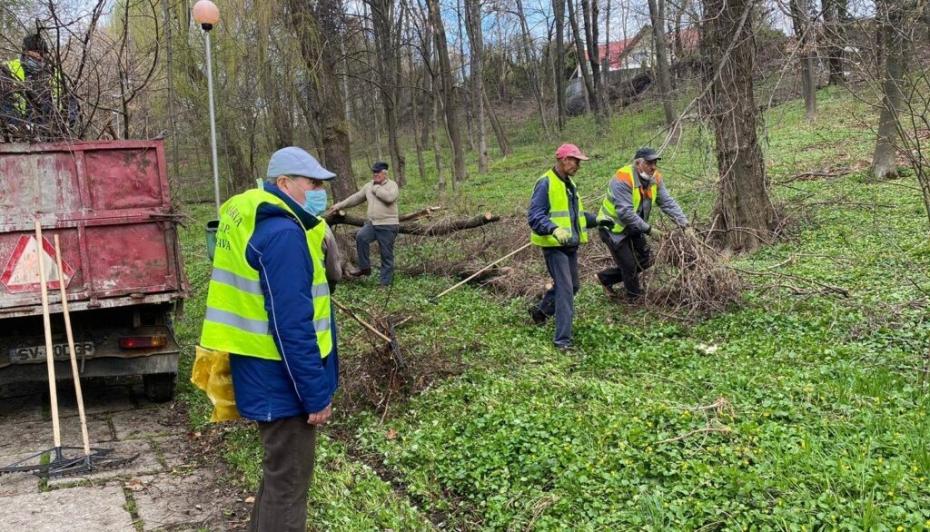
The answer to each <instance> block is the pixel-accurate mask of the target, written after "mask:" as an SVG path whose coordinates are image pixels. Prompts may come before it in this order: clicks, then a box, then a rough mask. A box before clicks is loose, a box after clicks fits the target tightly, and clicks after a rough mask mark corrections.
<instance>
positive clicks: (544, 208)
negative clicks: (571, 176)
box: [526, 168, 597, 248]
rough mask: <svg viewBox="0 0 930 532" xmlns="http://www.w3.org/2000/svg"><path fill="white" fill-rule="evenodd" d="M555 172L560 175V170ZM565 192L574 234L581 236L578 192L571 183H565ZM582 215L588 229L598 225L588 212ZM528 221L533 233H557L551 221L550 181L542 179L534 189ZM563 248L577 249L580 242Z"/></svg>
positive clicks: (527, 212) (528, 210)
mask: <svg viewBox="0 0 930 532" xmlns="http://www.w3.org/2000/svg"><path fill="white" fill-rule="evenodd" d="M553 172H555V174H556V175H559V172H558V170H556V169H554V168H553ZM565 191H566V193H567V194H568V213H569V215H570V216H571V220H572V226H573V228H574V234H576V235H577V234H581V231H580V230H579V227H578V219H579V216H578V209H577V208H576V205H577V202H576V198H577V196H578V190H577V189H576V188H575V187H574V186H572V184H571V182H570V181H565ZM581 214H582V215H583V216H584V217H585V222H586V224H587V227H588V228H592V227H594V225H595V224H596V223H597V217H596V216H595V215H593V214H591V213H587V212H582V213H581ZM526 220H527V222H528V223H529V224H530V229H532V230H533V232H534V233H536V234H537V235H551V234H552V232H553V231H555V229H556V227H558V226H556V225H555V224H554V223H552V221H551V220H550V219H549V180H548V179H540V180H539V181H537V183H536V187H535V188H534V189H533V196H532V197H531V198H530V207H529V209H527V211H526ZM561 247H565V248H577V247H578V241H577V239H576V240H575V242H574V243H571V242H570V243H569V244H568V245H566V246H561Z"/></svg>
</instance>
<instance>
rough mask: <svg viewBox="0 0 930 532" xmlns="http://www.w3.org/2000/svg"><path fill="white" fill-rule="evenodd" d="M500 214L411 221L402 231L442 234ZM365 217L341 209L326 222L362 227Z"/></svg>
mask: <svg viewBox="0 0 930 532" xmlns="http://www.w3.org/2000/svg"><path fill="white" fill-rule="evenodd" d="M500 219H501V218H500V216H497V215H494V214H491V213H489V212H487V213H484V214H482V215H478V216H473V217H471V218H462V219H459V220H440V221H437V222H436V223H433V224H424V223H418V222H409V223H401V224H400V232H401V233H402V234H405V235H422V236H442V235H448V234H450V233H454V232H456V231H462V230H464V229H473V228H476V227H481V226H483V225H486V224H489V223H494V222H497V221H499V220H500ZM365 221H366V220H365V219H364V218H361V217H358V216H353V215H351V214H348V213H346V212H345V211H339V212H336V213H333V214H331V215H329V216H327V217H326V223H328V224H329V225H330V226H335V225H339V224H345V225H354V226H356V227H362V226H364V225H365Z"/></svg>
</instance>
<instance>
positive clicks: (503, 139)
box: [481, 91, 513, 157]
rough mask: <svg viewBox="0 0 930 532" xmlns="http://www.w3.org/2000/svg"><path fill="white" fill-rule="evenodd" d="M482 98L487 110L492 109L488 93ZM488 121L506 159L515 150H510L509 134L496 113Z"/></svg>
mask: <svg viewBox="0 0 930 532" xmlns="http://www.w3.org/2000/svg"><path fill="white" fill-rule="evenodd" d="M481 97H482V98H483V99H484V106H485V108H487V109H490V108H491V101H490V100H488V93H487V91H483V92H482V94H481ZM488 119H489V120H490V122H491V128H492V129H493V130H494V136H495V137H497V145H498V147H500V149H501V155H503V156H504V157H506V156H508V155H510V154H511V153H513V150H512V149H511V148H510V142H508V141H507V133H506V132H505V131H504V128H503V127H502V126H501V123H500V121H499V120H498V119H497V115H496V114H494V113H488Z"/></svg>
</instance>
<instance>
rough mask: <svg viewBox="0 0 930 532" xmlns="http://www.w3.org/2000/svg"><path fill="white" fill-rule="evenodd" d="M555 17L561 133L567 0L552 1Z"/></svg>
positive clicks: (562, 126) (554, 65) (561, 125)
mask: <svg viewBox="0 0 930 532" xmlns="http://www.w3.org/2000/svg"><path fill="white" fill-rule="evenodd" d="M552 13H553V17H555V55H554V56H553V58H552V76H553V78H554V80H555V103H556V109H557V110H558V115H557V117H558V120H557V125H558V127H559V131H562V130H563V129H565V80H564V79H562V76H563V75H564V72H563V70H564V65H565V0H552Z"/></svg>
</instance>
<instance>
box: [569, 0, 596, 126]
mask: <svg viewBox="0 0 930 532" xmlns="http://www.w3.org/2000/svg"><path fill="white" fill-rule="evenodd" d="M566 2H567V5H568V23H569V24H570V25H571V27H572V36H573V37H574V41H575V55H576V56H577V58H578V70H579V72H580V73H581V79H582V80H583V81H584V87H585V103H586V104H587V107H588V109H591V110H593V111H595V112H597V110H598V106H597V99H596V96H597V92H595V90H594V80H593V79H592V78H591V71H590V70H589V68H588V66H589V65H588V62H587V61H585V47H584V41H583V40H582V36H581V29H580V27H579V25H578V16H577V13H575V5H574V3H573V0H566ZM598 116H600V115H598Z"/></svg>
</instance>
